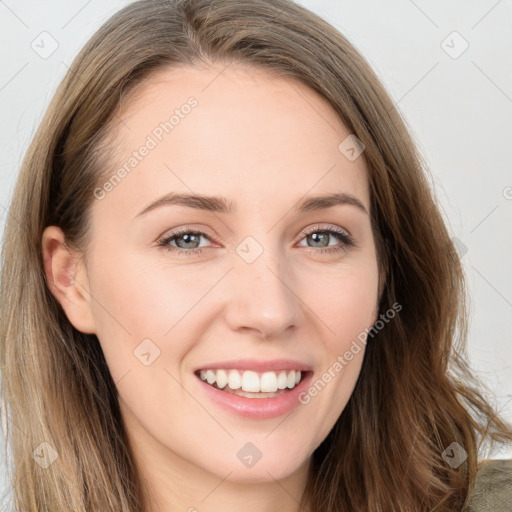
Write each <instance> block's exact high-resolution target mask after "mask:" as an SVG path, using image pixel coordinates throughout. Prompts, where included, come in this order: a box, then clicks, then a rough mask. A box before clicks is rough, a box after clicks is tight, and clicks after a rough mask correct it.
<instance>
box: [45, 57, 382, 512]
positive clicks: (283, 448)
mask: <svg viewBox="0 0 512 512" xmlns="http://www.w3.org/2000/svg"><path fill="white" fill-rule="evenodd" d="M223 67H224V66H212V67H209V68H206V67H203V68H191V67H181V68H176V69H173V70H165V71H161V72H159V73H158V74H157V75H154V76H153V77H152V78H151V79H150V80H149V81H148V82H147V83H146V84H144V85H143V86H142V87H141V88H140V89H139V90H137V91H136V92H135V94H134V95H132V96H131V97H129V99H128V100H127V101H126V102H125V104H124V106H123V110H122V112H121V113H120V115H119V118H122V119H123V123H119V124H118V125H117V126H116V127H115V128H114V131H113V132H112V134H113V135H114V136H115V144H116V148H118V151H116V153H115V156H112V160H113V161H112V162H111V169H112V172H114V171H115V170H116V169H118V168H119V167H121V166H122V165H123V164H124V163H125V162H126V161H127V159H128V158H129V157H130V155H131V153H132V152H133V151H134V150H136V149H137V148H139V147H140V146H141V145H142V144H143V143H144V141H145V140H146V138H147V136H148V135H149V134H151V133H152V130H153V129H154V128H155V126H157V125H158V124H159V123H160V122H162V121H163V120H164V119H168V118H169V116H170V114H171V113H172V111H173V110H174V109H175V108H179V107H180V105H182V104H184V103H185V102H186V100H187V98H189V97H190V96H194V97H195V98H196V99H197V101H198V105H197V106H196V107H195V108H194V109H192V111H191V112H190V114H189V115H188V116H186V117H185V118H183V119H181V120H180V123H179V125H177V126H176V127H175V128H174V130H173V131H172V132H171V133H169V134H167V135H166V136H165V137H164V138H163V140H162V141H161V142H160V143H159V144H158V146H157V147H156V148H154V149H152V150H151V151H150V152H149V154H148V155H147V156H146V157H145V158H144V159H142V160H141V161H140V162H139V163H138V165H137V166H136V167H135V168H134V169H133V170H132V171H131V172H130V173H129V174H128V175H127V176H126V177H125V178H124V179H123V180H122V181H121V183H119V184H118V185H117V186H116V187H115V188H114V189H113V190H111V191H110V192H108V193H107V194H106V195H105V197H104V198H103V199H101V200H98V199H93V205H92V209H91V233H90V235H91V245H90V247H89V248H88V251H87V254H86V259H85V260H84V258H83V256H84V254H82V253H76V252H73V251H72V250H71V249H69V248H67V247H66V245H65V237H64V234H63V233H62V231H61V230H60V229H59V228H57V227H55V226H50V227H48V228H47V229H46V230H45V232H44V235H43V240H42V242H43V257H44V261H45V271H46V274H47V276H48V281H49V283H50V287H51V290H52V293H53V294H54V295H55V297H56V298H57V299H58V300H59V302H60V303H61V305H62V307H63V309H64V311H65V312H66V315H67V317H68V318H69V320H70V322H71V323H72V324H73V325H74V326H75V327H76V328H77V329H79V330H81V331H83V332H87V333H94V334H96V335H97V336H98V339H99V340H100V343H101V346H102V348H103V351H104V354H105V357H106V360H107V363H108V365H109V368H110V371H111V373H112V376H113V379H114V382H115V383H116V386H117V389H118V392H119V398H120V405H121V410H122V414H123V418H124V421H125V424H126V428H127V432H128V435H129V439H130V443H131V445H132V449H133V452H134V455H135V458H136V461H137V464H138V465H139V467H140V469H141V472H142V474H143V478H144V480H145V482H146V484H147V486H148V488H147V491H146V492H147V494H148V496H149V499H150V500H151V507H152V511H153V510H154V511H159V510H161V511H168V510H183V511H186V510H190V511H192V510H198V511H201V510H206V509H207V510H209V511H210V512H235V511H239V510H245V511H248V512H252V511H258V512H262V511H264V512H273V511H280V512H282V511H296V510H298V502H299V500H300V496H301V493H302V490H303V488H304V485H305V483H306V475H307V470H308V467H309V463H310V460H311V455H312V453H313V451H314V450H315V448H317V447H318V446H319V444H320V443H321V442H322V441H323V440H324V439H325V437H326V436H327V434H328V433H329V432H330V430H331V429H332V427H333V426H334V424H335V422H336V420H337V418H338V417H339V415H340V414H341V412H342V411H343V409H344V407H345V406H346V404H347V401H348V399H349V398H350V395H351V393H352V391H353V389H354V386H355V383H356V380H357V377H358V375H359V372H360V368H361V363H362V358H363V355H364V345H361V344H360V345H361V346H362V350H360V351H359V352H358V353H357V354H355V355H354V357H353V359H352V360H351V361H350V362H349V363H348V364H346V365H345V366H344V367H343V370H342V371H340V372H338V373H337V374H336V377H335V378H333V379H332V380H331V381H330V382H329V383H328V384H327V385H326V386H325V388H324V389H323V390H322V391H321V392H319V393H318V394H317V396H315V397H314V398H311V401H310V402H309V403H308V404H307V405H301V406H298V407H297V408H295V409H294V411H293V412H292V413H291V414H290V415H289V416H287V417H286V418H285V417H284V416H283V417H279V418H274V419H266V420H249V419H244V418H240V417H238V416H236V415H234V414H231V413H229V412H228V411H225V410H223V409H220V408H219V406H218V405H216V404H214V403H212V402H211V401H210V399H209V398H208V397H207V396H206V395H205V394H204V392H203V391H202V390H201V383H200V381H199V380H198V379H197V377H196V376H195V375H194V374H193V370H194V369H195V368H196V367H197V366H198V365H202V364H206V363H208V362H215V361H220V360H224V359H232V358H238V357H252V358H255V359H265V360H267V359H274V358H281V357H285V358H292V359H298V360H300V361H303V362H305V363H308V364H311V365H312V366H313V368H314V372H315V375H314V377H313V382H315V380H317V379H319V378H321V375H322V373H323V372H325V371H326V370H327V369H328V368H329V367H332V365H333V363H334V362H335V361H336V359H337V358H338V356H340V355H343V354H344V353H345V352H346V351H347V350H348V349H349V347H350V345H351V343H352V342H353V341H354V340H355V339H356V338H357V336H358V334H360V333H361V332H362V331H364V329H365V328H369V327H370V326H371V325H372V324H373V323H374V321H375V320H376V319H377V315H378V290H379V274H378V266H377V256H376V249H375V244H374V239H373V236H372V230H371V223H370V217H369V215H368V214H367V213H365V212H363V211H362V210H360V209H358V208H356V207H355V206H353V205H349V204H342V205H336V206H332V207H330V208H327V209H322V210H317V211H310V212H304V213H297V212H296V211H295V210H294V206H295V205H296V203H297V202H298V201H299V200H301V199H303V196H305V195H306V196H307V197H311V196H317V195H323V194H329V193H333V192H345V193H347V194H351V195H353V196H355V197H356V198H358V199H359V200H360V201H361V203H362V204H363V205H364V206H365V208H366V210H367V212H369V211H370V198H369V187H368V180H367V169H366V166H365V163H364V158H362V157H359V158H357V159H356V160H354V161H349V160H348V159H347V158H345V156H344V155H343V154H342V153H341V152H340V151H339V150H338V145H339V144H340V142H341V141H343V140H344V139H345V138H346V137H347V136H348V135H349V133H350V132H349V131H348V130H347V128H346V127H345V126H344V125H343V124H342V123H341V122H340V120H339V118H338V117H337V116H336V114H335V112H334V111H333V110H332V109H331V107H330V106H329V105H328V104H327V103H326V101H325V100H324V99H323V98H322V97H320V96H319V95H317V94H316V93H315V92H314V91H312V90H310V89H308V88H307V87H306V86H304V85H302V84H301V83H299V82H297V81H295V80H292V79H288V78H286V79H285V78H281V77H278V76H273V75H270V74H268V73H267V72H265V71H262V70H258V69H254V68H248V67H246V66H241V65H234V64H232V65H230V66H229V67H228V68H227V69H226V70H224V71H223V72H222V73H221V71H222V69H223ZM112 155H114V153H112ZM169 192H183V193H196V194H205V195H216V196H217V195H218V196H224V197H226V198H227V199H229V200H231V201H232V202H233V203H234V205H235V206H236V209H237V212H236V213H235V214H228V213H213V212H207V211H201V210H196V209H193V208H190V207H187V206H181V205H167V206H163V207H160V208H157V209H155V210H153V211H151V212H149V213H147V214H146V215H142V216H140V217H137V218H135V217H136V215H137V213H139V212H140V211H141V210H142V209H144V208H145V207H146V206H147V205H148V204H149V203H151V202H152V201H154V200H155V199H157V198H159V197H161V196H162V195H164V194H166V193H169ZM317 225H320V229H316V230H314V232H316V233H318V232H322V229H324V230H325V229H329V228H341V229H343V230H345V231H347V232H348V233H349V234H350V235H351V236H352V237H353V239H354V241H355V242H356V244H357V245H356V246H347V247H346V248H345V250H340V251H338V252H333V253H320V252H319V251H320V250H321V249H322V248H324V246H323V244H321V243H320V244H319V243H318V242H316V243H315V241H314V239H312V237H311V236H306V232H307V231H308V230H309V229H311V230H313V228H315V227H316V226H317ZM180 228H192V229H197V230H200V231H202V232H204V233H205V234H206V237H204V236H202V237H201V238H200V240H201V242H200V243H201V247H204V250H203V253H202V254H195V255H190V256H187V255H186V254H184V255H177V253H173V252H171V251H168V250H167V249H166V248H165V247H159V246H158V240H159V239H161V238H163V237H164V235H167V234H170V233H171V232H174V231H176V230H177V229H180ZM248 236H251V237H253V238H254V239H255V240H256V241H257V243H258V244H259V245H260V246H261V248H262V250H263V252H262V253H261V255H260V256H259V257H258V258H256V260H255V261H254V262H252V263H250V264H249V263H247V261H245V260H244V259H243V258H242V257H241V256H240V255H239V254H238V253H237V252H236V248H237V246H238V244H240V243H241V242H242V241H243V240H244V239H245V238H246V237H248ZM178 243H179V244H180V247H181V248H182V249H183V250H184V251H187V250H188V251H190V250H191V249H193V248H194V247H196V246H197V245H194V242H191V241H190V240H189V241H188V242H187V240H186V239H184V238H183V237H182V238H180V239H178V240H176V239H175V240H174V242H171V245H172V246H173V247H174V248H175V249H176V248H177V244H178ZM327 244H328V245H329V247H330V248H333V247H336V246H337V247H340V246H343V242H342V241H341V240H339V239H338V238H337V237H336V236H335V235H331V236H329V238H328V242H327ZM241 283H243V284H241ZM148 338H149V339H150V340H152V343H154V345H155V346H156V347H158V349H159V350H160V354H159V357H157V358H156V359H155V360H154V361H153V362H152V363H151V364H150V365H149V366H145V365H144V364H142V363H141V362H140V360H139V359H138V358H137V357H135V356H134V350H135V349H136V348H137V346H139V344H140V343H141V342H142V340H144V339H148ZM151 350H154V349H151ZM247 442H252V443H253V444H254V445H256V446H257V447H258V449H259V450H260V451H261V453H262V458H261V459H260V460H259V461H258V462H257V463H256V464H255V465H254V466H252V467H250V468H247V467H246V466H245V465H243V464H242V463H241V462H240V460H239V459H238V457H237V452H238V451H239V450H240V449H241V447H242V446H244V445H245V443H247Z"/></svg>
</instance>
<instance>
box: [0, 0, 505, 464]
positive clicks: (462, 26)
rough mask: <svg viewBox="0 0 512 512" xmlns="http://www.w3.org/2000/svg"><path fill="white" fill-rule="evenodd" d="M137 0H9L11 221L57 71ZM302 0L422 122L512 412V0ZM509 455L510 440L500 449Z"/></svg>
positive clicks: (1, 204)
mask: <svg viewBox="0 0 512 512" xmlns="http://www.w3.org/2000/svg"><path fill="white" fill-rule="evenodd" d="M128 3H130V2H128V1H114V0H101V1H100V0H89V1H86V0H68V1H63V0H61V1H57V0H51V1H45V2H36V1H35V0H32V1H28V0H4V1H2V0H0V52H1V66H0V105H1V116H0V141H1V152H0V223H1V229H2V231H3V227H4V225H5V218H6V215H7V213H6V209H7V207H8V204H9V201H10V197H11V191H12V187H13V184H14V181H15V179H16V175H17V172H18V169H19V166H20V163H21V160H22V157H23V155H24V153H25V151H26V149H27V147H28V144H29V142H30V140H31V137H32V136H33V134H34V132H35V129H36V126H37V124H38V122H39V121H40V119H41V117H42V114H43V112H44V110H45V108H46V105H47V104H48V102H49V100H50V98H51V97H52V95H53V93H54V91H55V89H56V87H57V84H58V82H59V81H60V80H61V79H62V77H63V76H64V73H65V72H66V70H67V68H68V66H69V65H70V63H71V61H72V60H73V58H74V56H75V55H76V54H77V52H78V50H79V49H80V48H81V47H82V46H83V44H84V43H85V42H86V41H87V40H88V39H89V38H90V36H91V35H92V34H93V32H94V31H95V30H96V29H97V28H99V26H100V24H101V23H102V22H103V21H105V20H106V19H107V18H108V17H109V16H110V15H112V14H113V13H114V12H116V11H117V10H119V9H120V8H122V7H123V6H124V5H127V4H128ZM299 3H301V4H302V5H304V6H305V7H308V8H309V9H311V10H313V11H314V12H316V13H318V14H319V15H321V16H322V17H324V18H325V19H327V20H328V21H329V22H331V23H332V24H333V25H334V26H336V27H337V28H338V29H339V30H340V31H341V32H342V33H344V34H345V35H346V36H347V37H348V38H349V40H351V42H352V43H353V44H354V45H355V46H356V47H357V48H358V49H359V50H360V51H361V52H362V53H363V54H364V55H365V57H366V58H367V59H368V61H369V62H370V64H371V65H372V66H373V68H374V69H375V71H376V72H377V74H378V75H379V76H380V78H381V79H382V81H383V82H384V84H385V85H386V86H387V88H388V90H389V91H390V93H391V95H392V97H393V98H394V100H395V102H396V103H397V106H398V108H399V109H400V111H401V112H402V114H403V116H404V117H405V119H406V121H407V123H408V125H409V127H410V129H411V131H412V132H413V135H414V137H415V140H416V141H417V144H418V146H419V147H420V150H421V152H422V153H423V155H424V157H425V158H426V160H427V162H428V164H429V166H430V169H431V172H432V177H433V181H434V185H435V191H436V193H437V195H438V198H439V200H440V202H441V204H442V208H443V212H444V214H445V218H446V220H447V223H448V225H449V228H450V231H451V233H452V234H453V236H454V237H456V238H457V239H458V242H457V243H458V246H459V247H460V250H461V254H464V257H463V261H464V264H465V269H466V272H467V276H468V284H469V289H470V293H471V296H472V301H471V314H472V316H471V325H470V335H469V348H468V353H469V355H470V359H471V362H472V364H473V366H474V367H475V368H476V369H477V370H478V373H479V375H480V376H481V377H482V378H483V379H484V381H485V382H486V383H487V384H488V385H489V386H490V387H491V389H492V390H493V392H494V393H496V395H497V397H498V398H497V405H498V407H499V408H500V409H501V410H502V412H503V413H504V415H505V417H506V418H507V419H508V420H509V421H512V343H511V333H510V320H511V319H512V265H511V262H512V258H511V255H512V228H511V226H512V168H511V152H512V149H511V148H512V138H511V134H512V66H511V61H510V51H511V49H512V2H511V1H510V0H509V1H507V0H500V1H496V0H479V1H476V0H469V1H468V0H459V1H451V2H445V1H443V0H434V1H420V0H415V1H413V0H388V1H382V0H381V1H378V0H374V1H370V0H349V1H341V0H316V1H313V0H301V1H300V2H299ZM454 31H456V32H457V34H453V32H454ZM43 32H47V33H49V34H50V36H51V37H50V36H48V35H45V34H43V35H41V34H42V33H43ZM52 39H54V40H55V41H56V42H57V44H58V48H57V49H56V50H55V51H54V52H53V53H52V54H51V55H49V56H46V55H43V57H46V58H42V56H40V54H38V53H37V52H36V51H35V50H34V49H33V47H35V48H38V51H39V52H40V53H42V52H45V51H46V52H49V51H50V50H51V45H52V44H55V43H52ZM466 45H468V48H467V49H466V50H465V51H463V52H462V50H464V48H465V46H466ZM459 54H460V55H459ZM511 456H512V449H511V450H510V451H509V452H503V453H501V454H496V457H497V458H505V457H511ZM0 472H1V470H0Z"/></svg>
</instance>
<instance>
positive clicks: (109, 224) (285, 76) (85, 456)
mask: <svg viewBox="0 0 512 512" xmlns="http://www.w3.org/2000/svg"><path fill="white" fill-rule="evenodd" d="M189 244H191V245H189ZM317 244H318V245H317ZM3 258H4V260H3V267H2V296H1V300H2V302H1V315H2V316H1V329H2V338H1V339H2V343H1V364H2V371H3V374H2V377H3V379H2V395H3V399H4V401H5V404H6V407H7V410H8V412H9V423H8V440H9V442H10V446H11V450H12V459H13V470H14V471H13V491H14V498H15V503H16V507H17V510H18V511H20V512H21V511H23V512H25V511H30V512H36V511H41V510H59V511H61V510H73V511H93V510H94V511H96V510H97V511H100V510H101V511H105V510H112V511H123V512H124V511H126V512H128V511H130V512H131V511H148V512H155V511H164V510H166V511H167V510H189V511H193V510H198V511H200V510H214V511H220V510H222V511H234V510H240V509H243V510H247V511H256V510H258V511H261V510H265V511H273V510H285V511H292V510H293V511H296V510H305V511H317V510H324V511H325V510H326V511H332V512H334V511H339V510H344V511H362V510H366V511H375V512H376V511H383V510H385V511H388V510H403V511H431V510H436V511H448V510H449V511H453V510H484V509H483V508H478V507H480V505H479V500H482V499H484V500H485V499H486V497H485V493H486V492H488V493H490V495H491V496H492V497H491V499H494V500H496V503H498V502H499V500H503V499H506V498H507V494H506V492H507V486H509V485H510V478H511V471H510V464H508V462H507V461H505V462H500V463H499V464H498V465H497V464H496V463H491V464H492V469H493V471H495V472H496V471H497V474H498V475H499V478H496V477H493V482H492V484H493V485H492V486H491V488H490V489H488V488H487V487H486V486H488V483H487V482H488V480H486V479H485V478H482V477H478V480H477V475H476V473H477V469H479V468H480V469H483V468H486V470H487V469H488V468H489V465H488V464H489V463H487V465H482V464H481V463H482V460H481V459H482V457H481V453H482V451H481V445H482V442H483V441H490V442H491V444H492V443H493V442H499V443H508V442H510V441H512V429H511V426H510V425H508V424H506V423H505V421H504V420H503V419H501V418H500V417H499V415H497V414H496V412H495V411H494V410H493V408H492V406H491V405H490V404H489V403H488V402H487V401H486V399H485V398H484V395H483V391H482V389H481V384H480V383H479V382H478V381H477V380H476V379H475V377H474V376H473V375H472V373H471V371H470V369H469V368H468V366H467V364H466V361H465V358H464V342H465V338H466V312H465V305H464V293H465V292H464V279H463V273H462V269H461V265H460V262H459V259H458V256H457V253H456V251H455V248H454V246H453V244H452V242H451V240H450V237H449V234H448V232H447V230H446V227H445V225H444V223H443V220H442V217H441V215H440V213H439V210H438V207H437V206H436V203H435V201H434V198H433V195H432V192H431V190H430V188H429V186H428V181H427V178H426V176H425V173H424V170H423V168H422V163H421V160H420V157H419V155H418V154H417V152H416V150H415V148H414V146H413V143H412V141H411V138H410V137H409V135H408V133H407V130H406V128H405V126H404V124H403V121H402V120H401V118H400V116H399V114H398V113H397V111H396V110H395V109H394V106H393V103H392V101H391V100H390V98H389V96H388V95H387V93H386V92H385V91H384V89H383V87H382V86H381V84H380V83H379V81H378V80H377V78H376V77H375V75H374V73H373V72H372V71H371V69H370V68H369V66H368V65H367V63H366V62H365V61H364V59H363V58H362V57H361V56H360V55H359V53H358V52H357V51H356V50H355V49H354V48H353V46H352V45H351V44H350V43H349V42H348V41H347V40H346V39H345V38H344V37H343V36H342V35H341V34H340V33H338V32H337V31H336V30H335V29H334V28H333V27H332V26H330V25H329V24H327V23H326V22H325V21H323V20H321V19H320V18H318V17H317V16H316V15H314V14H312V13H310V12H309V11H307V10H306V9H304V8H302V7H300V6H298V5H295V4H293V3H290V2H287V1H284V0H280V1H270V0H251V1H246V2H241V1H231V0H223V1H222V2H220V1H217V2H209V1H206V0H192V1H172V2H165V3H164V2H160V1H154V0H153V1H152V0H149V1H148V0H143V1H140V2H135V3H133V4H131V5H129V6H128V7H126V8H124V9H123V10H121V11H120V12H119V13H117V14H116V15H114V16H113V17H112V18H111V19H110V20H109V21H108V22H107V23H106V24H105V25H104V26H103V27H102V28H101V29H100V30H99V31H98V32H97V33H96V34H95V35H94V36H93V38H92V39H91V40H90V41H89V42H88V43H87V45H86V46H85V48H84V49H83V50H82V51H81V53H80V54H79V55H78V57H77V58H76V59H75V61H74V63H73V65H72V66H71V68H70V70H69V73H68V74H67V75H66V77H65V79H64V81H63V83H62V84H61V85H60V87H59V89H58V91H57V93H56V95H55V97H54V98H53V101H52V103H51V104H50V106H49V108H48V111H47V113H46V116H45V118H44V120H43V122H42V124H41V127H40V128H39V131H38V133H37V134H36V137H35V139H34V141H33V143H32V145H31V147H30V149H29V152H28V154H27V156H26V158H25V161H24V162H23V166H22V169H21V172H20V175H19V178H18V182H17V186H16V189H15V191H14V196H13V200H12V204H11V208H10V216H9V219H8V222H7V226H6V233H5V242H4V247H3ZM480 466H481V467H480ZM485 474H488V472H487V473H485V472H481V473H479V475H483V476H484V477H485ZM495 474H496V473H495ZM475 482H476V487H475ZM482 496H484V497H483V498H482ZM507 499H508V498H507ZM475 507H477V508H475ZM495 510H498V509H496V508H495Z"/></svg>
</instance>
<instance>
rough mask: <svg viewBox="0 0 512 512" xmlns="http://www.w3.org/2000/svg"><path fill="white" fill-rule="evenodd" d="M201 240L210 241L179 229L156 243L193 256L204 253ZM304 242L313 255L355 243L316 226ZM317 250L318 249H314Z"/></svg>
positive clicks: (339, 232) (335, 230)
mask: <svg viewBox="0 0 512 512" xmlns="http://www.w3.org/2000/svg"><path fill="white" fill-rule="evenodd" d="M330 237H332V238H334V239H337V240H338V241H339V242H341V245H334V246H331V245H329V239H330ZM201 238H205V239H207V240H210V238H209V237H208V235H206V234H205V233H203V232H202V231H197V230H193V229H187V228H184V229H180V230H178V231H175V232H173V233H170V234H169V235H167V236H165V237H164V238H162V239H161V240H159V242H158V246H159V247H165V249H167V250H168V251H169V252H174V253H175V254H178V255H180V256H193V255H196V254H200V253H202V252H203V251H204V249H205V247H204V246H201ZM302 239H305V240H306V242H308V241H309V242H312V243H313V244H317V245H313V247H312V248H311V249H312V252H313V253H337V252H338V251H346V250H347V249H348V248H349V247H350V246H354V245H355V243H354V241H353V239H352V236H351V235H350V234H349V233H348V232H347V231H345V230H342V229H339V228H321V227H319V226H316V227H315V228H313V229H311V230H309V231H308V232H307V233H305V234H304V236H303V238H302ZM315 247H316V248H319V249H315Z"/></svg>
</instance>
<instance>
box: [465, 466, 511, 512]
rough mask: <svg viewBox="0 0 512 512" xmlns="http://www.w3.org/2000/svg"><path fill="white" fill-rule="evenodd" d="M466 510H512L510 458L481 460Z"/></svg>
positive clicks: (473, 511)
mask: <svg viewBox="0 0 512 512" xmlns="http://www.w3.org/2000/svg"><path fill="white" fill-rule="evenodd" d="M467 512H512V459H506V460H499V459H495V460H492V459H490V460H486V461H483V462H482V465H481V466H480V467H479V469H478V472H477V476H476V482H475V487H474V488H473V491H472V492H471V494H470V505H469V508H468V509H467Z"/></svg>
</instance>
